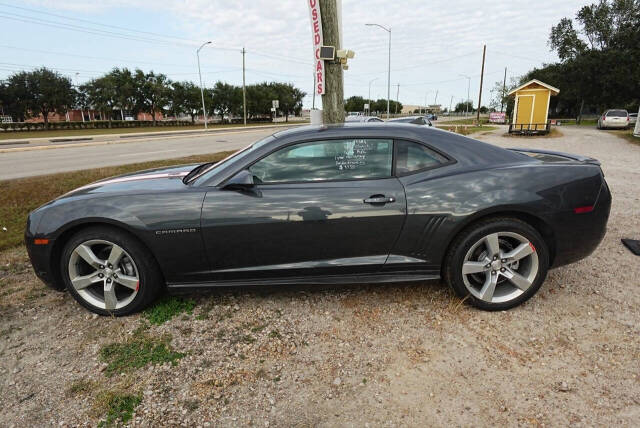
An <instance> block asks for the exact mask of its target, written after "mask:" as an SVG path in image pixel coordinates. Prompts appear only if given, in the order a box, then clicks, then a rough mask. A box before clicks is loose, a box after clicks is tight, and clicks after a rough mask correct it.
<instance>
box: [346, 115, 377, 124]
mask: <svg viewBox="0 0 640 428" xmlns="http://www.w3.org/2000/svg"><path fill="white" fill-rule="evenodd" d="M344 121H345V122H349V123H352V122H384V120H382V119H380V118H379V117H376V116H363V115H351V116H347V117H345V118H344Z"/></svg>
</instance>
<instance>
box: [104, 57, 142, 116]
mask: <svg viewBox="0 0 640 428" xmlns="http://www.w3.org/2000/svg"><path fill="white" fill-rule="evenodd" d="M107 76H108V77H109V78H110V79H111V80H112V82H113V84H114V85H115V89H116V97H115V98H116V104H117V106H118V107H120V109H121V110H127V111H130V112H133V113H134V114H137V113H138V112H139V111H140V107H139V106H138V104H137V98H136V82H135V79H134V77H133V73H131V71H130V70H129V69H128V68H123V69H119V68H114V69H113V70H111V72H110V73H109V74H107ZM121 119H122V120H124V117H122V118H121Z"/></svg>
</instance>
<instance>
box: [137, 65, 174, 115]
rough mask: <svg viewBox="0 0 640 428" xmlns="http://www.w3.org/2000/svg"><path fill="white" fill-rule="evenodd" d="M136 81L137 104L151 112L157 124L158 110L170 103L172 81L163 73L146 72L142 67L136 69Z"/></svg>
mask: <svg viewBox="0 0 640 428" xmlns="http://www.w3.org/2000/svg"><path fill="white" fill-rule="evenodd" d="M134 81H135V87H136V102H137V105H138V107H139V108H141V110H144V111H147V112H149V113H151V117H152V119H153V126H155V125H156V112H158V111H162V109H163V108H164V107H165V106H166V105H167V104H168V103H169V96H170V84H171V81H170V80H169V79H168V78H167V76H166V75H164V74H162V73H159V74H156V73H154V72H153V71H150V72H148V73H144V72H143V71H142V70H140V69H136V72H135V76H134Z"/></svg>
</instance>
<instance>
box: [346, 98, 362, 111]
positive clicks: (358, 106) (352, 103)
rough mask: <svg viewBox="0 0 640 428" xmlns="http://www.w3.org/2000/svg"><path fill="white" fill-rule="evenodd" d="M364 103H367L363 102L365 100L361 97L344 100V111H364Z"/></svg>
mask: <svg viewBox="0 0 640 428" xmlns="http://www.w3.org/2000/svg"><path fill="white" fill-rule="evenodd" d="M366 102H367V101H365V99H364V98H362V97H361V96H358V95H354V96H352V97H349V98H347V99H346V100H345V102H344V109H345V110H346V111H348V112H349V111H357V112H361V111H364V105H365V103H366Z"/></svg>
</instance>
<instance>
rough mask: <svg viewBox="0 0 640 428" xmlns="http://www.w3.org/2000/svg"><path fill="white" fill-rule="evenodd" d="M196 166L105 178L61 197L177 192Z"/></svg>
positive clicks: (167, 168) (175, 167) (179, 166)
mask: <svg viewBox="0 0 640 428" xmlns="http://www.w3.org/2000/svg"><path fill="white" fill-rule="evenodd" d="M196 166H198V165H197V164H191V165H177V166H171V167H164V168H156V169H148V170H144V171H138V172H134V173H130V174H124V175H119V176H116V177H110V178H105V179H103V180H99V181H96V182H94V183H90V184H87V185H84V186H82V187H78V188H77V189H74V190H72V191H70V192H68V193H67V194H65V195H63V197H67V196H79V195H82V194H98V193H129V192H147V191H162V190H174V189H176V190H177V189H180V188H184V187H185V184H184V183H183V182H182V178H183V177H184V176H186V175H187V174H188V173H189V171H191V170H192V169H193V168H195V167H196Z"/></svg>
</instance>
